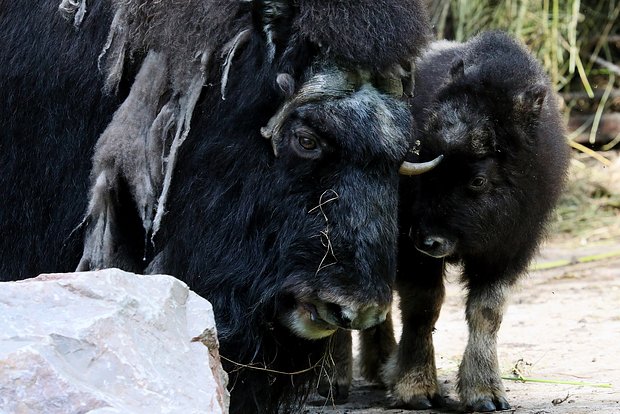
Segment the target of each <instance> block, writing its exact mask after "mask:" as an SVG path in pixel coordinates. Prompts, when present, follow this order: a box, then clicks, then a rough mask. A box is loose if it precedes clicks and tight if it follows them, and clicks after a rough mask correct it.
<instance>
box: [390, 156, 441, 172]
mask: <svg viewBox="0 0 620 414" xmlns="http://www.w3.org/2000/svg"><path fill="white" fill-rule="evenodd" d="M441 160H443V155H440V156H438V157H437V158H435V159H434V160H432V161H427V162H408V161H404V162H403V163H402V164H401V166H400V169H399V170H398V172H399V173H400V174H402V175H420V174H422V173H425V172H427V171H430V170H432V169H433V168H435V167H436V166H437V164H439V163H440V162H441Z"/></svg>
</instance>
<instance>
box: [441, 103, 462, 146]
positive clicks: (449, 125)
mask: <svg viewBox="0 0 620 414" xmlns="http://www.w3.org/2000/svg"><path fill="white" fill-rule="evenodd" d="M459 109H461V110H462V108H458V107H455V106H454V105H452V104H451V103H450V102H443V103H441V104H440V105H439V108H438V110H437V117H438V118H439V120H440V125H441V127H442V128H441V138H443V140H444V141H445V142H446V143H448V144H457V143H458V142H462V140H463V138H464V137H465V135H466V134H467V130H468V126H467V124H466V122H465V121H464V120H463V119H462V117H461V112H460V110H459Z"/></svg>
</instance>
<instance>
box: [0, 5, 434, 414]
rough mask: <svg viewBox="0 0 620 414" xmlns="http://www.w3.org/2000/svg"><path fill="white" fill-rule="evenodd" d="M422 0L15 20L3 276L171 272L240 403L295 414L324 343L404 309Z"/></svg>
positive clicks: (40, 11) (0, 188) (1, 59)
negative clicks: (414, 68)
mask: <svg viewBox="0 0 620 414" xmlns="http://www.w3.org/2000/svg"><path fill="white" fill-rule="evenodd" d="M421 3H422V2H421V1H419V0H407V1H403V0H381V1H376V0H373V1H370V0H362V1H354V2H342V1H327V0H320V1H319V0H296V1H292V0H288V1H286V0H281V1H258V0H255V1H248V0H245V1H241V0H213V1H204V0H173V1H147V0H63V1H62V2H61V3H60V4H58V0H36V1H26V0H16V1H13V2H11V4H10V6H9V5H8V4H7V5H6V6H7V7H2V8H1V9H0V38H1V39H2V45H1V46H0V91H1V94H0V111H1V112H0V113H1V115H0V147H1V151H0V165H2V174H0V194H1V197H2V200H3V204H2V207H1V208H0V234H2V237H1V238H0V277H1V280H9V279H16V278H17V279H18V278H25V277H30V276H33V275H36V274H38V273H40V272H50V271H71V270H74V269H76V268H77V269H79V270H85V269H96V268H102V267H110V266H116V267H121V268H124V269H126V270H130V271H134V272H145V273H155V272H158V273H159V272H163V273H169V274H172V275H175V276H177V277H178V278H180V279H181V280H183V281H185V282H186V283H187V284H188V285H189V286H190V287H191V288H192V289H194V290H195V291H196V292H197V293H199V294H201V295H203V296H204V297H206V298H207V299H209V300H210V301H211V302H212V303H213V305H214V308H215V313H216V318H217V325H218V331H219V339H220V346H221V355H222V356H223V357H224V358H225V360H224V364H225V366H226V368H227V369H228V370H229V372H230V374H231V377H230V389H231V392H232V398H231V411H232V412H237V413H249V412H274V411H276V410H278V409H281V408H284V407H292V408H293V409H294V408H295V407H299V403H300V402H301V401H303V398H304V396H305V395H306V393H307V392H308V390H309V388H310V386H311V384H312V382H313V379H314V378H315V376H316V373H317V372H318V371H319V370H320V369H321V366H322V365H323V364H326V363H328V361H327V360H326V359H325V358H324V357H323V355H324V351H325V349H326V345H327V342H328V337H329V335H331V334H332V333H333V332H334V331H336V330H337V329H338V328H346V329H363V328H368V327H370V326H373V325H375V324H377V323H379V322H381V321H382V320H383V319H384V318H385V315H386V312H387V310H388V307H389V304H390V300H391V288H392V282H393V277H394V273H395V268H396V253H395V252H396V242H397V207H396V206H397V185H398V169H399V165H400V163H401V162H402V160H403V159H404V156H405V152H406V151H407V148H408V146H409V141H410V133H411V115H410V113H409V111H408V110H407V107H406V106H405V105H404V104H403V103H401V102H400V100H399V99H398V97H395V96H394V95H395V94H396V95H399V96H400V95H401V94H402V92H403V82H401V77H402V76H403V75H405V74H406V69H407V62H408V61H409V59H411V58H413V57H415V56H416V55H417V53H418V50H419V49H420V47H421V46H422V45H424V44H425V42H426V39H427V37H428V31H429V29H428V24H427V20H426V15H425V13H424V11H423V10H422V6H421ZM405 84H407V82H405ZM435 164H436V162H431V163H430V164H428V165H427V164H422V165H413V166H411V165H408V166H407V168H411V169H413V170H415V171H417V172H421V171H424V170H426V169H428V168H430V167H432V166H433V165H435Z"/></svg>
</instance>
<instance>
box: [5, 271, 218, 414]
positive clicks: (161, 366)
mask: <svg viewBox="0 0 620 414" xmlns="http://www.w3.org/2000/svg"><path fill="white" fill-rule="evenodd" d="M192 339H194V341H192ZM226 382H227V376H226V373H225V372H224V371H223V370H222V368H221V365H220V363H219V355H218V349H217V336H216V333H215V322H214V318H213V310H212V307H211V304H210V303H209V302H207V301H206V300H204V299H202V298H201V297H199V296H198V295H196V294H195V293H193V292H191V291H190V290H189V289H188V287H187V286H186V285H185V284H184V283H182V282H180V281H178V280H177V279H175V278H173V277H170V276H159V275H157V276H140V275H134V274H131V273H126V272H123V271H120V270H117V269H108V270H102V271H99V272H85V273H69V274H52V275H41V276H39V277H37V278H34V279H29V280H24V281H19V282H4V283H0V413H3V414H4V413H46V414H47V413H71V414H74V413H97V414H104V413H105V414H108V413H123V414H129V413H148V414H154V413H183V414H187V413H225V412H228V399H229V397H228V392H227V391H226Z"/></svg>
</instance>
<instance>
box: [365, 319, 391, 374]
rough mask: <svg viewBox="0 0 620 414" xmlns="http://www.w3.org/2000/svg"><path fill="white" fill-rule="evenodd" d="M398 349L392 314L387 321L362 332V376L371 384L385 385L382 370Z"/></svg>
mask: <svg viewBox="0 0 620 414" xmlns="http://www.w3.org/2000/svg"><path fill="white" fill-rule="evenodd" d="M395 349H396V340H395V339H394V326H393V324H392V313H391V312H390V313H388V314H387V317H386V319H385V321H384V322H383V323H381V324H379V325H377V326H374V327H372V328H370V329H366V330H363V331H361V332H360V365H361V366H360V368H361V371H362V376H363V377H364V378H366V379H367V380H368V381H370V382H374V383H376V384H382V385H383V379H382V378H381V375H380V373H381V368H382V367H383V365H385V363H386V362H387V361H388V359H389V358H390V355H392V353H393V352H394V350H395Z"/></svg>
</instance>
